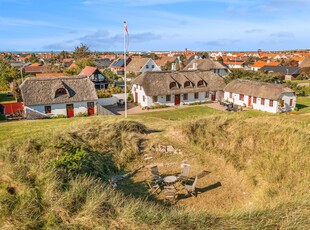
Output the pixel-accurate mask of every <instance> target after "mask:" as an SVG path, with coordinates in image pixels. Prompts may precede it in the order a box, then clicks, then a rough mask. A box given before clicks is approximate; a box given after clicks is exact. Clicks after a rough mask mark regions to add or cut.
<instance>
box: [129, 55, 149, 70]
mask: <svg viewBox="0 0 310 230" xmlns="http://www.w3.org/2000/svg"><path fill="white" fill-rule="evenodd" d="M148 60H150V58H136V59H135V58H134V59H132V60H131V62H129V64H128V65H127V71H128V72H139V71H140V70H141V69H142V67H143V66H144V65H145V64H146V63H147V62H148Z"/></svg>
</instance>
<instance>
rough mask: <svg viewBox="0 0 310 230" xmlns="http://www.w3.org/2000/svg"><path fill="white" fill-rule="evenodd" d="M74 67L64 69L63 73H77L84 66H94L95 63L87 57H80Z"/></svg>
mask: <svg viewBox="0 0 310 230" xmlns="http://www.w3.org/2000/svg"><path fill="white" fill-rule="evenodd" d="M75 64H76V67H75V68H71V69H66V70H65V71H64V74H65V75H78V74H79V73H80V72H81V71H82V70H83V69H84V68H85V67H86V66H95V63H94V62H93V61H92V60H91V59H89V58H81V59H79V60H78V61H76V62H75Z"/></svg>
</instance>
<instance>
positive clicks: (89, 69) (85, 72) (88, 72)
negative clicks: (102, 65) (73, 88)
mask: <svg viewBox="0 0 310 230" xmlns="http://www.w3.org/2000/svg"><path fill="white" fill-rule="evenodd" d="M96 69H97V67H93V66H86V67H85V68H84V69H83V70H82V71H81V73H80V74H79V75H85V76H87V77H89V76H90V75H92V74H93V73H94V72H95V71H96Z"/></svg>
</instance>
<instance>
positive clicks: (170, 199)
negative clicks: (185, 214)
mask: <svg viewBox="0 0 310 230" xmlns="http://www.w3.org/2000/svg"><path fill="white" fill-rule="evenodd" d="M164 195H165V204H175V203H176V189H175V187H174V186H164Z"/></svg>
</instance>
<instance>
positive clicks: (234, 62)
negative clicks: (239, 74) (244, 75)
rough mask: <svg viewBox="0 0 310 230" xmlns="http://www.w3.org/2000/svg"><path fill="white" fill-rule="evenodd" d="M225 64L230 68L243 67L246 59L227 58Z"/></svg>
mask: <svg viewBox="0 0 310 230" xmlns="http://www.w3.org/2000/svg"><path fill="white" fill-rule="evenodd" d="M224 64H225V65H226V66H228V68H229V69H243V68H244V61H243V60H240V59H226V60H224Z"/></svg>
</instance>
